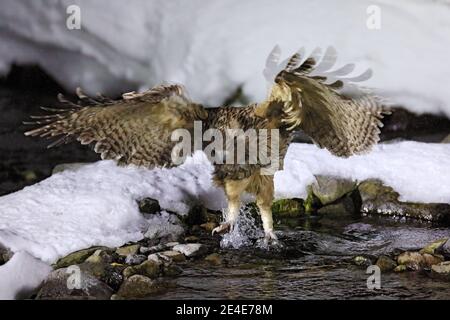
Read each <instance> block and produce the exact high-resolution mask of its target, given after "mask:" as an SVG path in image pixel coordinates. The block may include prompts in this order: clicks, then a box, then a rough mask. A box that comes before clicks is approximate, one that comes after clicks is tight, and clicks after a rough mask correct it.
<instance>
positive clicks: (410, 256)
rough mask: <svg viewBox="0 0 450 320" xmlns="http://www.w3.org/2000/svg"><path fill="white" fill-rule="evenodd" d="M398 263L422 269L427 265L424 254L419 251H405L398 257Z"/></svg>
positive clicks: (410, 267)
mask: <svg viewBox="0 0 450 320" xmlns="http://www.w3.org/2000/svg"><path fill="white" fill-rule="evenodd" d="M397 263H398V264H400V265H404V266H406V268H407V269H408V270H414V271H417V270H421V269H422V268H423V267H424V265H425V260H424V258H423V256H422V255H421V254H420V253H418V252H409V251H407V252H403V253H402V254H400V255H399V256H398V257H397Z"/></svg>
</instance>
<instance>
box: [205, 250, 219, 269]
mask: <svg viewBox="0 0 450 320" xmlns="http://www.w3.org/2000/svg"><path fill="white" fill-rule="evenodd" d="M205 261H207V262H208V263H210V264H212V265H215V266H218V265H221V264H222V257H221V256H220V255H219V254H218V253H211V254H210V255H208V256H206V257H205Z"/></svg>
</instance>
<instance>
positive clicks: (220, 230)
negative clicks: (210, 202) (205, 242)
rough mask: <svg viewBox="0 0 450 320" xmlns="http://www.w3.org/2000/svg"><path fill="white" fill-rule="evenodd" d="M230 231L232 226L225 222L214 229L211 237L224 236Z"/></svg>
mask: <svg viewBox="0 0 450 320" xmlns="http://www.w3.org/2000/svg"><path fill="white" fill-rule="evenodd" d="M231 231H233V226H232V224H230V223H228V222H225V223H222V224H220V226H218V227H216V228H214V229H213V231H212V235H215V234H224V233H227V232H231Z"/></svg>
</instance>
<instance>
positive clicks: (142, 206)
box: [138, 198, 161, 214]
mask: <svg viewBox="0 0 450 320" xmlns="http://www.w3.org/2000/svg"><path fill="white" fill-rule="evenodd" d="M138 204H139V210H140V211H141V212H142V213H146V214H155V213H158V212H160V211H161V207H160V206H159V202H158V200H155V199H151V198H144V199H142V200H139V201H138Z"/></svg>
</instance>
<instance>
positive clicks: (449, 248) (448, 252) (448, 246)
mask: <svg viewBox="0 0 450 320" xmlns="http://www.w3.org/2000/svg"><path fill="white" fill-rule="evenodd" d="M438 253H440V254H442V255H443V256H444V257H445V258H446V259H450V239H449V240H447V241H446V242H445V243H444V244H443V245H442V246H441V247H440V248H439V252H438Z"/></svg>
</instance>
